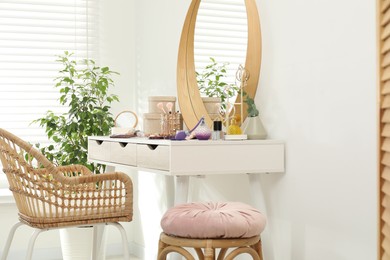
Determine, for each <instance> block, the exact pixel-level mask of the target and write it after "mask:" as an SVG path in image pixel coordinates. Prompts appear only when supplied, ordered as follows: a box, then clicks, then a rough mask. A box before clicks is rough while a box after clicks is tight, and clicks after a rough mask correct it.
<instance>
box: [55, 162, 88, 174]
mask: <svg viewBox="0 0 390 260" xmlns="http://www.w3.org/2000/svg"><path fill="white" fill-rule="evenodd" d="M56 169H57V170H58V171H59V172H61V173H62V174H64V175H65V176H67V177H76V176H80V175H81V176H90V175H93V172H91V171H90V170H89V169H88V168H87V167H85V166H84V165H80V164H72V165H65V166H57V167H56ZM75 173H77V174H75Z"/></svg>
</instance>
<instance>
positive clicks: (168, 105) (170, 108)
mask: <svg viewBox="0 0 390 260" xmlns="http://www.w3.org/2000/svg"><path fill="white" fill-rule="evenodd" d="M166 106H167V108H168V113H172V107H173V104H172V102H168V103H167V104H166Z"/></svg>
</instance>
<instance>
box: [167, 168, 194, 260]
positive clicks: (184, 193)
mask: <svg viewBox="0 0 390 260" xmlns="http://www.w3.org/2000/svg"><path fill="white" fill-rule="evenodd" d="M175 180H176V183H175V201H174V205H177V204H181V203H187V201H188V189H189V184H190V176H175ZM168 259H169V260H182V259H183V257H182V256H180V255H179V254H176V253H175V254H171V255H169V256H168Z"/></svg>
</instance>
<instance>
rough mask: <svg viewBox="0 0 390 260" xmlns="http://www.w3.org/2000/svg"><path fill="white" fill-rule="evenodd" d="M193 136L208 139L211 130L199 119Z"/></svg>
mask: <svg viewBox="0 0 390 260" xmlns="http://www.w3.org/2000/svg"><path fill="white" fill-rule="evenodd" d="M195 136H196V138H197V139H198V140H209V139H210V136H211V130H210V128H209V127H208V126H207V124H206V123H205V121H204V118H202V119H201V122H200V124H199V126H198V127H197V128H196V129H195Z"/></svg>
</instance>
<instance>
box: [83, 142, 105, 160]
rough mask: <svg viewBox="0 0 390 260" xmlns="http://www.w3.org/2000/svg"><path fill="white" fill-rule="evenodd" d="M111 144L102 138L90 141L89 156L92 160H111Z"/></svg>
mask: <svg viewBox="0 0 390 260" xmlns="http://www.w3.org/2000/svg"><path fill="white" fill-rule="evenodd" d="M110 153H111V144H110V142H105V141H100V140H89V141H88V158H89V159H91V160H99V161H110Z"/></svg>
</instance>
